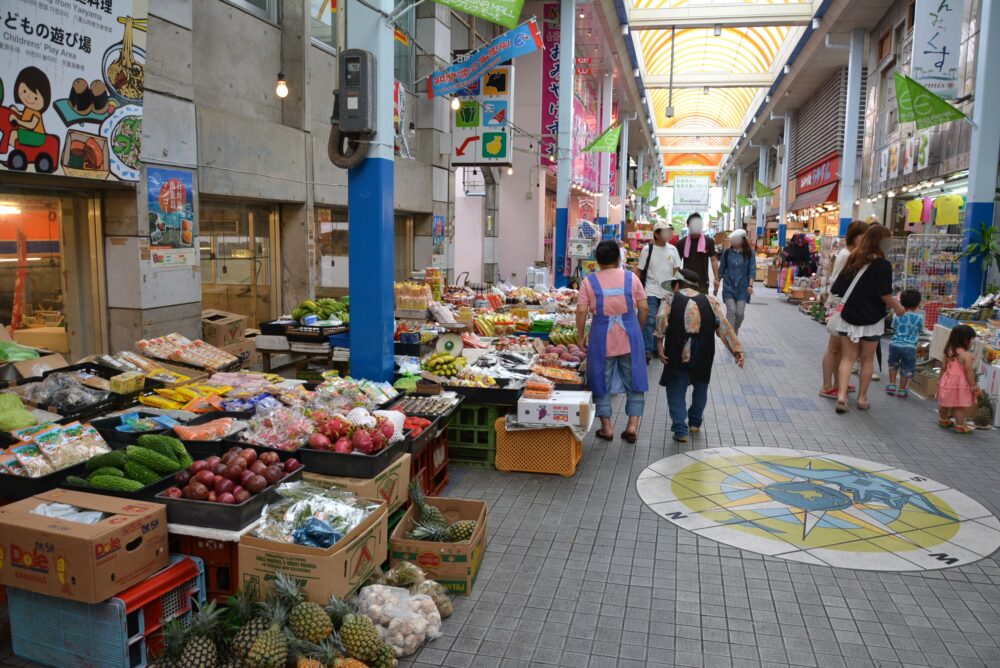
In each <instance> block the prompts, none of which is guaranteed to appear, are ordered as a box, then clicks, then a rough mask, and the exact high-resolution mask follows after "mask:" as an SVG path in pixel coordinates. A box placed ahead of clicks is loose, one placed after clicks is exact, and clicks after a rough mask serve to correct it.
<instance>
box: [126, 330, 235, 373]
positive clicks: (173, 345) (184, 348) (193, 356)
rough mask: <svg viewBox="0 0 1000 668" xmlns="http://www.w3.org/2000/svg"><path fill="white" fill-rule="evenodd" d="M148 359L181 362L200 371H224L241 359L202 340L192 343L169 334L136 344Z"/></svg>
mask: <svg viewBox="0 0 1000 668" xmlns="http://www.w3.org/2000/svg"><path fill="white" fill-rule="evenodd" d="M135 347H136V350H138V351H139V352H140V353H142V354H143V355H145V356H146V357H155V358H156V359H161V360H166V361H168V362H180V363H182V364H187V365H189V366H194V367H198V368H199V369H222V368H224V367H228V366H231V365H234V364H236V363H237V362H239V358H238V357H236V356H235V355H231V354H229V353H227V352H226V351H224V350H222V349H221V348H216V347H215V346H213V345H211V344H208V343H205V342H204V341H202V340H201V339H196V340H194V341H192V340H191V339H189V338H187V337H185V336H182V335H180V334H167V335H166V336H164V337H161V338H158V339H143V340H142V341H139V342H137V343H136V344H135Z"/></svg>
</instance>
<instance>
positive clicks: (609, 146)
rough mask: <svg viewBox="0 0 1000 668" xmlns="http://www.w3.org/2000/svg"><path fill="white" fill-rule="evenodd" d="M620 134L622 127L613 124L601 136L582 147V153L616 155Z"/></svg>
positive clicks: (618, 124)
mask: <svg viewBox="0 0 1000 668" xmlns="http://www.w3.org/2000/svg"><path fill="white" fill-rule="evenodd" d="M621 134H622V126H621V124H620V123H615V124H614V125H612V126H611V127H610V128H608V129H607V130H605V131H604V132H602V133H601V136H600V137H598V138H597V139H595V140H594V141H592V142H590V144H588V145H587V146H586V147H584V149H583V152H584V153H617V152H618V140H619V138H620V137H621Z"/></svg>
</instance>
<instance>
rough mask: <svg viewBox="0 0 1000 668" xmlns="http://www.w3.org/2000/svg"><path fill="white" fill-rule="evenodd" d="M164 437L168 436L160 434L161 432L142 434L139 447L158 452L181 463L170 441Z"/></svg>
mask: <svg viewBox="0 0 1000 668" xmlns="http://www.w3.org/2000/svg"><path fill="white" fill-rule="evenodd" d="M164 438H168V437H166V436H160V435H159V434H146V435H145V436H140V437H139V447H140V448H147V449H149V450H152V451H153V452H157V453H159V454H161V455H163V456H164V457H166V458H167V459H171V460H173V461H175V462H177V463H178V464H180V462H179V461H178V460H177V455H176V454H175V453H174V449H173V448H172V447H171V445H170V443H169V442H167V441H164V440H163V439H164Z"/></svg>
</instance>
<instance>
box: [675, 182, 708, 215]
mask: <svg viewBox="0 0 1000 668" xmlns="http://www.w3.org/2000/svg"><path fill="white" fill-rule="evenodd" d="M672 183H673V188H674V209H675V210H677V211H686V212H691V211H702V210H705V209H707V208H708V206H709V189H710V186H711V183H712V181H711V179H710V178H709V177H707V176H675V177H674V178H673V182H672Z"/></svg>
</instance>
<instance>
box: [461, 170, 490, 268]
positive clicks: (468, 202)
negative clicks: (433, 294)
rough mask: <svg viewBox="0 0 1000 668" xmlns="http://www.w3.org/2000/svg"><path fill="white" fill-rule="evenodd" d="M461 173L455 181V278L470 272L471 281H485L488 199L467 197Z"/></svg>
mask: <svg viewBox="0 0 1000 668" xmlns="http://www.w3.org/2000/svg"><path fill="white" fill-rule="evenodd" d="M460 174H461V172H460V171H459V175H456V179H455V240H454V244H455V276H458V275H459V274H461V273H462V272H464V271H467V272H469V281H470V282H473V283H479V282H481V281H482V280H483V224H484V223H483V210H484V208H485V204H486V198H485V197H481V196H474V197H466V196H465V189H464V187H463V185H462V183H461V177H460Z"/></svg>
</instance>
